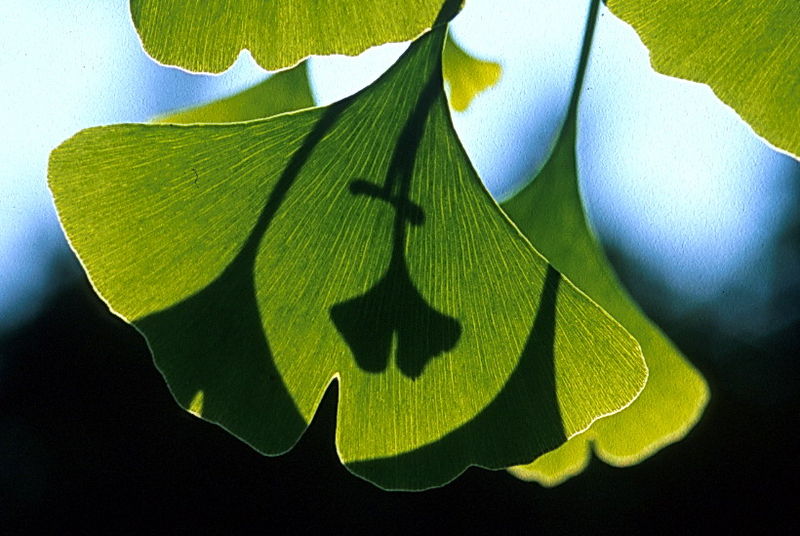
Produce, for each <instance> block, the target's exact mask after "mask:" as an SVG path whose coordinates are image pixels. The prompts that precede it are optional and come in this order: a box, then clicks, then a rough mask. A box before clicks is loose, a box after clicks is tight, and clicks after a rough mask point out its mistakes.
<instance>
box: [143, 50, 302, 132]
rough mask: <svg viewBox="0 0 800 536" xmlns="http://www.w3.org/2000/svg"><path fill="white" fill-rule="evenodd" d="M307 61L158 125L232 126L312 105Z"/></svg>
mask: <svg viewBox="0 0 800 536" xmlns="http://www.w3.org/2000/svg"><path fill="white" fill-rule="evenodd" d="M307 71H308V68H307V66H306V62H303V63H300V64H299V65H296V66H294V67H292V68H291V69H287V70H285V71H280V72H278V73H275V74H274V75H272V76H270V77H269V78H267V79H266V80H264V81H263V82H260V83H258V84H256V85H254V86H253V87H250V88H248V89H246V90H244V91H241V92H239V93H236V94H235V95H232V96H230V97H227V98H224V99H220V100H216V101H213V102H210V103H208V104H205V105H203V106H197V107H194V108H189V109H187V110H181V111H178V112H174V113H171V114H168V115H165V116H163V117H159V118H157V119H156V122H158V123H233V122H236V121H250V120H252V119H261V118H264V117H270V116H273V115H278V114H281V113H284V112H293V111H297V110H302V109H304V108H311V107H312V106H314V97H312V95H311V86H310V85H309V83H308V74H307Z"/></svg>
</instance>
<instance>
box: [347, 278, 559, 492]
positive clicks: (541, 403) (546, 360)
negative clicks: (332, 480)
mask: <svg viewBox="0 0 800 536" xmlns="http://www.w3.org/2000/svg"><path fill="white" fill-rule="evenodd" d="M560 282H561V274H560V273H559V272H557V271H556V270H555V268H553V267H552V266H549V265H548V268H547V274H546V276H545V281H544V286H543V288H542V294H541V297H540V300H539V307H538V309H537V313H536V317H535V318H534V320H533V326H532V328H531V331H530V333H529V334H528V339H527V341H526V343H525V346H524V347H523V350H522V353H521V355H520V359H519V362H518V364H517V366H516V368H515V369H514V371H513V372H512V374H511V376H510V377H509V379H508V381H507V382H506V385H505V386H504V387H503V389H502V390H501V391H500V393H499V394H498V395H497V397H495V399H494V400H492V402H491V403H489V405H487V406H486V407H485V408H484V409H483V410H482V411H481V412H480V413H479V414H478V415H477V416H476V417H475V418H473V419H472V420H470V421H469V422H467V423H466V424H464V425H463V426H461V427H460V428H458V429H456V430H454V431H452V432H450V433H449V434H447V435H446V436H444V437H443V438H442V439H439V440H438V441H435V442H433V443H430V444H428V445H425V446H423V447H420V448H418V449H416V450H413V451H411V452H407V453H404V454H400V455H398V456H393V457H387V458H379V459H374V460H365V461H358V462H350V463H348V464H347V468H348V469H349V470H350V471H351V472H353V473H354V474H356V475H359V476H361V477H362V478H365V479H367V480H369V481H371V482H374V483H376V484H377V485H379V486H381V487H384V488H386V489H393V490H423V489H427V488H430V487H432V486H431V482H437V483H439V484H438V485H444V484H445V483H447V482H450V481H451V480H453V479H454V478H456V477H457V476H458V475H459V474H461V473H462V472H463V471H464V470H465V469H466V468H467V467H469V466H471V465H475V466H479V467H483V468H486V469H503V468H505V467H508V466H511V465H518V464H522V463H528V462H530V461H531V460H532V459H534V458H536V457H538V456H539V455H540V454H543V453H545V452H548V451H550V450H553V449H555V448H556V447H558V446H559V445H561V444H562V443H564V441H566V440H567V437H566V434H565V433H564V428H563V425H562V419H561V411H560V409H559V405H558V396H557V392H556V383H555V377H556V376H555V362H554V344H555V326H556V301H557V299H556V298H557V294H558V289H559V283H560ZM498 453H502V456H500V455H499V454H498Z"/></svg>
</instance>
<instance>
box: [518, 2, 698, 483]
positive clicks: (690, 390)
mask: <svg viewBox="0 0 800 536" xmlns="http://www.w3.org/2000/svg"><path fill="white" fill-rule="evenodd" d="M598 5H599V0H598V1H594V2H593V4H592V10H591V11H590V16H589V21H590V22H589V26H588V28H587V35H586V39H585V40H584V47H583V53H582V55H581V60H580V64H579V69H578V76H577V77H576V82H575V89H574V92H573V96H572V100H571V102H570V106H569V110H568V112H567V117H566V119H565V122H564V126H563V128H562V131H561V133H560V135H559V138H558V140H557V143H556V145H555V148H554V149H553V153H552V154H551V156H550V158H549V159H548V161H547V162H546V164H545V165H544V167H543V168H542V170H541V171H540V172H539V173H538V175H537V176H536V178H535V179H534V180H533V182H531V183H529V184H528V185H527V186H526V187H525V188H523V189H522V190H521V191H520V192H518V193H517V194H516V195H515V196H514V197H512V198H511V199H509V200H508V201H506V202H504V203H503V204H502V207H503V210H505V211H506V213H507V214H508V215H509V216H510V217H511V219H512V220H513V221H514V222H515V223H516V224H517V226H518V227H519V228H520V230H521V231H522V232H523V233H525V235H526V236H527V237H529V239H530V240H531V243H532V244H533V245H534V247H536V248H537V249H538V250H539V251H541V252H542V254H543V255H544V256H545V257H546V258H547V259H548V260H549V261H550V263H552V265H553V266H554V267H555V268H556V269H557V270H559V271H560V272H561V273H562V274H564V276H566V277H568V278H570V280H572V281H573V282H574V283H575V284H576V285H578V287H579V288H580V289H582V290H583V291H584V292H586V293H587V294H588V295H589V296H590V297H591V298H592V299H593V300H595V302H597V304H598V305H600V306H601V307H603V308H604V309H605V310H606V311H608V312H609V313H610V314H611V315H613V316H614V318H615V319H617V320H618V321H619V322H620V323H621V324H622V325H623V326H624V327H625V328H626V329H627V330H628V331H629V332H630V333H631V334H633V336H634V337H636V339H637V340H638V341H639V344H641V346H642V352H643V353H644V357H645V360H646V361H647V366H648V368H649V369H650V376H649V378H648V381H647V385H646V386H645V389H644V391H642V394H641V395H640V396H639V397H638V398H637V399H636V400H635V401H634V402H633V404H631V405H630V406H629V407H627V408H626V409H624V410H622V411H620V412H618V413H615V414H614V415H611V416H608V417H605V418H603V419H600V420H598V421H597V422H595V423H594V424H593V425H592V426H591V427H590V428H589V429H588V430H587V431H585V432H583V433H582V434H579V435H576V436H575V437H573V438H571V439H570V440H569V441H567V442H566V443H565V444H564V445H562V446H561V447H559V448H558V449H556V450H554V451H552V452H549V453H547V454H545V455H543V456H540V457H539V458H537V459H536V460H534V461H533V462H532V463H530V464H528V465H526V466H523V467H516V468H513V469H512V470H511V471H512V474H514V475H516V476H518V477H520V478H523V479H528V480H537V481H539V482H540V483H542V484H544V485H547V486H553V485H556V484H558V483H560V482H562V481H564V480H566V479H567V478H569V477H571V476H573V475H575V474H577V473H579V472H581V471H582V470H583V469H584V467H585V466H586V464H587V463H588V461H589V456H590V449H589V443H591V444H592V445H593V446H594V451H595V452H596V453H597V455H598V456H599V457H600V458H601V459H603V460H604V461H606V462H608V463H610V464H613V465H617V466H624V465H632V464H635V463H639V462H640V461H641V460H643V459H644V458H647V457H648V456H650V455H652V454H653V453H655V452H656V451H658V450H659V449H661V448H662V447H664V446H666V445H668V444H669V443H672V442H674V441H677V440H679V439H681V438H682V437H683V436H684V435H685V434H686V433H687V432H688V431H689V430H690V429H691V428H692V426H694V424H695V423H696V422H697V420H698V419H699V417H700V414H701V413H702V411H703V409H704V408H705V405H706V402H707V400H708V387H707V386H706V383H705V381H704V380H703V378H702V376H701V375H700V374H699V373H698V372H697V371H696V370H695V369H694V367H692V366H691V365H690V364H689V363H688V361H687V360H686V359H685V358H684V357H683V356H682V355H681V353H680V352H679V351H678V350H677V348H675V347H674V346H673V344H672V343H671V342H670V341H669V339H667V337H666V336H665V335H664V334H663V333H662V332H661V331H660V330H659V329H658V327H657V326H655V324H653V323H652V322H651V321H650V320H649V319H648V318H647V317H646V316H645V315H644V314H643V313H642V312H641V310H640V309H639V308H638V307H637V305H636V304H635V303H634V302H633V300H632V299H631V298H630V297H629V296H628V294H627V292H626V291H625V290H624V289H623V287H622V286H621V285H620V283H619V282H618V280H617V278H616V276H615V274H614V271H613V269H612V268H611V266H610V264H609V263H608V260H607V259H606V257H605V254H604V252H603V249H602V246H601V245H600V243H599V242H598V241H597V239H596V237H595V234H594V232H593V231H592V229H591V226H590V224H589V222H588V221H587V219H586V215H585V212H584V208H583V203H582V201H581V196H580V190H579V185H578V168H577V161H576V156H575V147H576V141H577V116H578V114H577V110H578V96H579V92H580V88H581V86H582V81H583V77H584V74H585V69H586V65H587V62H588V57H589V50H590V46H591V39H592V32H593V29H594V21H595V16H596V10H597V7H598Z"/></svg>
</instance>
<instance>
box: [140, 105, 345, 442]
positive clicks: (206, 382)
mask: <svg viewBox="0 0 800 536" xmlns="http://www.w3.org/2000/svg"><path fill="white" fill-rule="evenodd" d="M350 102H351V101H350V100H345V101H342V102H340V103H337V104H335V105H332V106H330V107H328V108H327V109H326V110H325V112H324V113H323V115H322V117H321V118H320V119H319V121H317V123H316V124H315V125H314V128H313V129H312V130H311V131H310V132H309V134H308V135H307V136H306V138H305V140H304V141H303V144H302V145H301V147H300V148H299V149H298V150H297V151H296V152H295V153H294V154H293V155H292V157H291V159H290V160H289V162H288V164H287V166H286V168H285V169H284V171H283V173H282V174H281V177H280V178H279V179H278V181H277V183H276V186H275V188H274V189H273V190H272V191H271V192H270V195H269V198H268V200H267V202H266V204H265V205H264V208H263V209H262V211H261V214H260V215H259V217H258V220H257V222H256V224H255V225H254V227H253V229H252V230H251V231H250V234H249V235H248V238H247V239H246V241H245V243H244V245H243V247H242V249H241V250H240V251H239V253H238V254H237V255H236V257H235V258H234V260H233V261H232V262H231V263H230V264H229V265H228V266H227V267H226V269H225V270H224V271H223V272H222V274H220V276H219V277H217V278H216V279H215V280H214V281H213V282H212V283H211V284H209V285H208V286H206V287H205V288H203V289H202V290H200V291H199V292H198V293H197V294H195V295H193V296H191V297H189V298H187V299H186V300H184V301H182V302H180V303H178V304H176V305H174V306H172V307H170V308H168V309H165V310H162V311H159V312H156V313H153V314H151V315H148V316H147V317H145V318H142V319H140V320H137V321H135V322H134V325H135V326H136V327H137V329H139V330H140V331H141V332H142V333H143V334H144V335H145V338H146V339H147V342H148V345H149V346H150V350H151V353H152V355H153V359H154V361H155V363H156V366H157V367H158V368H159V370H160V371H161V373H162V375H163V376H164V378H165V379H166V381H167V383H168V385H169V387H170V390H171V391H172V394H173V396H174V397H175V399H176V400H177V401H178V403H179V404H180V405H181V406H183V407H185V408H191V409H192V410H193V411H196V412H197V413H200V414H202V417H203V418H204V419H207V420H209V421H212V422H215V423H217V424H220V425H221V426H222V427H223V428H225V429H226V430H228V431H229V432H231V433H233V434H234V435H236V436H238V437H239V438H241V439H242V440H243V441H245V442H247V443H248V444H250V445H251V446H252V447H253V448H255V449H256V450H258V451H259V452H262V453H264V454H280V453H283V452H286V451H287V450H289V449H290V448H291V447H292V446H293V445H294V444H295V443H296V442H297V439H298V438H299V437H300V435H302V433H303V431H304V430H305V428H306V425H307V423H306V421H305V419H304V418H303V416H302V415H301V413H300V412H299V410H298V409H297V406H296V405H295V403H294V400H293V399H292V397H291V395H290V394H289V392H288V390H287V389H286V386H285V385H284V384H283V381H282V379H281V377H280V373H279V372H278V370H277V368H276V366H275V362H274V359H273V357H272V351H271V350H270V346H269V342H268V339H267V335H266V333H265V331H264V326H263V325H262V322H261V314H260V312H259V307H258V303H257V301H256V289H255V262H256V256H257V253H258V248H259V245H260V243H261V240H262V238H263V237H264V235H265V233H266V232H267V229H268V228H269V225H270V223H271V222H272V220H273V218H274V217H275V214H276V213H277V212H278V209H279V208H280V206H281V204H282V202H283V200H284V199H285V198H286V195H287V193H288V191H289V189H290V188H291V186H292V185H293V184H294V181H295V180H296V179H297V177H298V175H299V173H300V170H301V169H302V167H303V165H304V164H305V163H306V162H307V161H308V159H309V157H310V156H311V153H312V152H313V150H314V148H315V147H316V146H317V144H318V143H319V142H320V141H321V140H322V138H323V137H324V136H325V134H326V133H327V132H328V131H329V130H330V129H331V127H332V126H333V125H334V123H335V122H336V120H337V118H338V117H339V116H340V115H341V113H342V112H343V111H344V109H345V108H346V107H347V106H348V105H349V103H350ZM197 400H200V401H202V408H200V407H194V406H195V401H197ZM256 415H258V416H263V417H254V416H256Z"/></svg>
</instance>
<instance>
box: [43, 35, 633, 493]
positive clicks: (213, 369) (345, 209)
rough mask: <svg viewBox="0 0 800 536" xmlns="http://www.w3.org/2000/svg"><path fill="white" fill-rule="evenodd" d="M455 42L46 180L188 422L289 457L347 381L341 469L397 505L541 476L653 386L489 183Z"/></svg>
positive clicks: (82, 138) (112, 150) (107, 141)
mask: <svg viewBox="0 0 800 536" xmlns="http://www.w3.org/2000/svg"><path fill="white" fill-rule="evenodd" d="M444 37H445V29H444V27H441V28H439V29H437V30H436V31H434V32H431V33H429V34H427V35H426V36H423V37H422V38H421V39H419V40H418V41H417V42H415V43H414V44H413V45H412V46H411V48H410V49H409V51H408V52H407V53H406V54H405V55H404V56H403V58H402V59H401V60H400V61H399V62H398V63H397V64H396V65H395V66H394V67H393V68H392V69H391V70H390V71H389V72H388V73H387V74H386V75H384V76H383V77H382V78H380V79H379V80H378V81H377V82H376V83H375V84H373V85H372V86H370V87H369V88H368V89H366V90H365V91H363V92H361V93H359V94H356V95H355V96H353V97H351V98H349V99H346V100H344V101H342V102H340V103H337V104H334V105H332V106H330V107H327V108H315V109H309V110H305V111H300V112H296V113H290V114H283V115H278V116H275V117H272V118H269V119H265V120H259V121H249V122H246V123H230V124H211V125H188V126H183V125H116V126H110V127H100V128H93V129H88V130H85V131H83V132H81V133H79V134H77V135H76V136H74V137H73V138H72V139H70V140H68V141H67V142H65V143H64V144H62V145H61V146H60V147H59V148H57V149H56V150H55V151H54V152H53V154H52V157H51V161H50V171H49V176H50V186H51V189H52V191H53V194H54V197H55V199H56V205H57V209H58V212H59V216H60V219H61V222H62V225H63V227H64V229H65V231H66V234H67V236H68V238H69V240H70V242H71V244H72V246H73V248H74V249H75V251H76V252H77V254H78V255H79V257H80V258H81V260H82V262H83V264H84V266H85V267H86V269H87V272H88V273H89V276H90V278H91V280H92V282H93V284H94V286H95V288H96V289H97V290H98V292H99V293H100V294H101V296H103V297H104V299H105V300H106V301H107V302H108V304H109V306H110V307H111V308H112V309H113V310H114V311H115V312H117V314H119V315H120V316H121V317H123V318H124V319H126V320H128V321H129V322H131V323H133V324H134V325H135V326H136V327H137V328H138V329H139V330H140V331H142V333H143V334H144V335H145V337H146V339H147V341H148V344H149V346H150V348H151V350H152V352H153V354H154V359H155V361H156V364H157V365H158V367H159V369H160V370H161V372H162V373H163V374H164V376H165V378H166V380H167V382H168V384H169V386H170V389H171V390H172V393H173V395H174V396H175V398H176V399H177V400H178V402H179V403H180V404H181V405H182V406H183V407H185V408H187V409H190V410H192V411H194V412H196V413H198V414H200V415H201V416H202V417H203V418H205V419H207V420H209V421H212V422H216V423H219V424H220V425H222V426H223V427H225V428H226V429H228V430H229V431H231V432H232V433H233V434H235V435H237V436H238V437H240V438H241V439H243V440H244V441H246V442H248V443H249V444H250V445H252V446H253V447H254V448H256V449H257V450H259V451H260V452H263V453H266V454H277V453H281V452H284V451H286V450H287V449H289V448H291V446H292V445H293V444H294V443H295V442H296V440H297V439H298V437H299V436H300V434H301V433H302V432H303V430H304V429H305V427H306V425H307V423H308V422H309V421H310V420H311V418H312V416H313V414H314V412H315V410H316V407H317V405H318V404H319V401H320V399H321V397H322V395H323V393H324V392H325V390H326V389H327V388H328V387H329V386H330V383H331V382H332V381H333V380H337V381H338V383H339V407H338V417H337V421H338V424H337V434H336V436H337V437H336V444H337V451H338V453H339V456H340V458H341V459H342V461H343V462H344V463H346V464H347V465H348V467H349V468H350V469H351V470H352V471H354V472H356V473H357V474H361V475H362V476H365V477H366V478H368V479H370V480H371V481H373V482H375V483H377V484H379V485H381V486H383V487H387V488H405V489H422V488H427V487H431V486H435V485H440V484H443V483H445V482H447V481H449V480H451V479H452V478H454V477H455V476H457V475H458V474H459V473H460V472H461V471H463V470H464V469H465V468H466V467H467V466H469V465H473V464H474V465H481V466H485V467H492V468H500V467H504V466H507V465H510V464H514V463H522V462H525V461H527V460H530V459H531V458H532V457H533V456H534V455H536V454H537V453H541V452H544V451H545V450H550V449H552V448H554V447H556V446H557V445H558V444H560V443H561V442H563V440H564V439H565V438H566V437H568V436H571V435H573V434H576V433H578V432H580V431H582V430H583V429H585V428H586V427H587V426H589V425H590V424H591V422H593V421H594V420H595V419H597V418H598V417H600V416H602V415H606V414H609V413H612V412H614V411H617V410H618V409H620V408H621V407H624V406H625V405H627V404H628V403H630V401H631V400H632V399H633V398H635V397H636V396H637V394H638V393H639V392H640V391H641V389H642V388H643V385H644V382H645V380H646V376H647V370H646V367H645V365H644V362H643V360H642V356H641V352H640V350H639V347H638V345H637V343H636V341H635V340H634V339H633V338H631V337H630V335H629V334H628V333H627V332H626V331H625V330H623V329H622V328H621V327H620V326H619V325H618V324H617V323H616V322H615V321H614V320H613V319H611V317H609V316H608V315H607V314H606V313H605V312H604V311H603V310H601V309H600V308H598V307H597V306H595V305H594V303H593V302H591V301H590V300H587V299H586V298H585V296H584V295H583V294H582V293H581V292H579V291H577V290H576V289H575V287H573V286H572V285H571V284H570V283H569V282H567V281H561V280H560V276H558V274H557V273H556V272H555V271H554V270H552V268H550V267H549V266H548V264H547V263H546V262H545V261H544V259H542V257H541V256H539V254H538V253H536V251H535V250H533V249H532V248H531V247H530V244H529V243H528V242H527V240H526V239H525V238H524V237H523V236H522V235H520V234H519V233H518V231H517V230H516V229H515V228H514V227H513V226H512V225H511V224H510V223H509V221H508V220H507V219H506V217H505V216H504V215H503V214H502V213H501V211H499V210H498V208H497V205H496V204H495V203H494V201H493V200H492V199H491V197H490V196H489V194H488V193H487V192H486V190H485V189H484V188H483V186H482V185H481V183H480V181H479V179H478V177H477V175H476V174H475V171H474V170H473V168H472V167H471V165H470V163H469V160H468V159H467V157H466V155H465V153H464V151H463V149H462V147H461V146H460V144H459V142H458V139H457V137H456V135H455V132H454V131H453V128H452V124H451V122H450V118H449V111H448V107H447V103H446V100H445V96H444V91H443V88H442V84H443V82H442V75H441V50H442V47H443V41H444ZM476 423H478V425H479V426H478V425H476ZM509 423H516V428H514V429H510V428H509ZM475 430H479V431H480V432H481V434H480V436H479V437H477V438H476V437H475V436H474V435H471V434H474V431H475ZM468 432H469V433H468ZM504 438H508V440H504ZM419 460H423V461H424V463H423V465H420V464H419V463H418V462H419ZM387 468H388V469H387Z"/></svg>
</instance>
